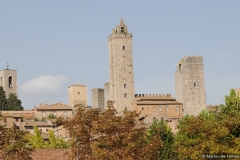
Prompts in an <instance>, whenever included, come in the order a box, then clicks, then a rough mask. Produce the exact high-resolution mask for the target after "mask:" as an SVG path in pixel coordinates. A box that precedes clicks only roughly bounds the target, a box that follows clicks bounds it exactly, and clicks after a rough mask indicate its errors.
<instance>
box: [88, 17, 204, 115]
mask: <svg viewBox="0 0 240 160" xmlns="http://www.w3.org/2000/svg"><path fill="white" fill-rule="evenodd" d="M132 37H133V36H132V34H131V33H129V32H128V27H127V26H126V25H125V23H124V21H123V19H121V20H120V24H119V25H118V26H117V27H116V28H114V29H113V30H112V34H111V35H110V36H109V37H108V49H109V69H110V82H109V83H105V85H104V89H100V88H95V89H92V106H93V107H98V108H101V109H103V108H105V106H106V105H107V101H108V100H114V101H115V104H114V107H115V108H116V109H117V111H119V112H120V111H123V110H124V109H128V110H133V104H134V100H135V98H134V94H135V92H134V70H133V52H132ZM175 90H176V100H177V101H179V102H181V103H183V109H184V111H183V112H184V115H197V114H199V113H200V112H201V111H202V110H203V109H205V108H206V94H205V85H204V67H203V58H202V57H201V56H185V57H184V58H183V59H182V60H181V61H180V62H179V63H177V71H175Z"/></svg>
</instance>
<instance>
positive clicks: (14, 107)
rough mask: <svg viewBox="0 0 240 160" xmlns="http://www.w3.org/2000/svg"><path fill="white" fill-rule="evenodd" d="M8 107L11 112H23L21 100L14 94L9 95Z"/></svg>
mask: <svg viewBox="0 0 240 160" xmlns="http://www.w3.org/2000/svg"><path fill="white" fill-rule="evenodd" d="M7 105H8V110H9V111H21V110H23V107H22V102H21V100H20V99H18V97H17V96H16V95H15V94H13V93H10V94H9V97H8V99H7Z"/></svg>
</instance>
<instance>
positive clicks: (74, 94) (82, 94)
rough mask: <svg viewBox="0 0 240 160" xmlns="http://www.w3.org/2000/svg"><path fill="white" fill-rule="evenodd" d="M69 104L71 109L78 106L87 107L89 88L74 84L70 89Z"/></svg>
mask: <svg viewBox="0 0 240 160" xmlns="http://www.w3.org/2000/svg"><path fill="white" fill-rule="evenodd" d="M68 104H69V106H71V107H74V105H76V104H84V105H87V86H86V85H82V84H74V85H71V86H70V87H68Z"/></svg>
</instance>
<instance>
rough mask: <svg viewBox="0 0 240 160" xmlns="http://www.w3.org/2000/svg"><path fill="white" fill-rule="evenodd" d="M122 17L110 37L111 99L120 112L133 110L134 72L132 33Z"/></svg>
mask: <svg viewBox="0 0 240 160" xmlns="http://www.w3.org/2000/svg"><path fill="white" fill-rule="evenodd" d="M127 29H128V28H127V26H126V25H125V24H124V22H123V20H122V19H121V21H120V24H119V25H118V26H117V27H116V28H114V29H113V30H112V34H111V35H110V36H109V37H108V47H109V63H110V100H114V101H115V103H114V107H115V108H116V109H117V111H118V112H121V111H123V110H124V109H125V108H126V109H128V110H133V102H134V73H133V54H132V34H131V33H128V30H127Z"/></svg>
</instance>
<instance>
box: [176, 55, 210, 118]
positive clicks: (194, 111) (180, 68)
mask: <svg viewBox="0 0 240 160" xmlns="http://www.w3.org/2000/svg"><path fill="white" fill-rule="evenodd" d="M175 88H176V100H177V101H179V102H181V103H183V109H184V115H194V116H196V115H198V114H199V113H200V112H201V111H202V110H203V109H205V108H206V94H205V86H204V68H203V57H202V56H186V57H184V58H183V59H182V60H181V61H180V62H179V63H178V64H177V71H175Z"/></svg>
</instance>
